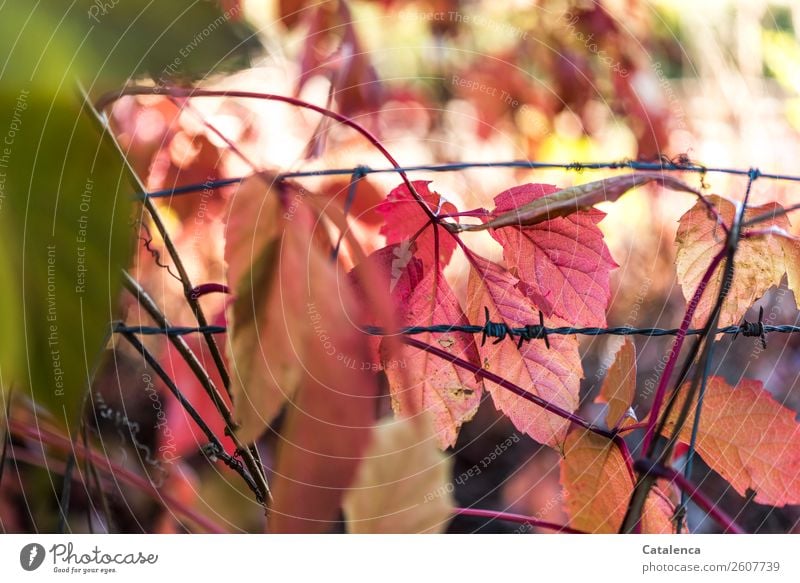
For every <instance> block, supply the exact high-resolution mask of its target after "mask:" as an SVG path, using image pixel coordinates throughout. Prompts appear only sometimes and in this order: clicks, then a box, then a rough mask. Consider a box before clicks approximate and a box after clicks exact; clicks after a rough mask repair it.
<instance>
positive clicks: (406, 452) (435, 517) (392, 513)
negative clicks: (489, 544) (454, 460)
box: [344, 415, 454, 534]
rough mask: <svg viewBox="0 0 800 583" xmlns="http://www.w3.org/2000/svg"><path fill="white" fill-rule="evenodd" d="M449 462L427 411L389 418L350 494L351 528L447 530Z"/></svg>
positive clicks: (370, 530) (348, 515) (364, 530)
mask: <svg viewBox="0 0 800 583" xmlns="http://www.w3.org/2000/svg"><path fill="white" fill-rule="evenodd" d="M450 465H451V464H450V461H449V458H448V457H447V456H445V455H444V454H442V452H441V451H440V450H439V448H438V446H437V438H436V435H435V432H434V429H433V424H432V421H431V419H430V417H429V416H428V415H423V416H421V417H417V418H414V419H409V418H399V419H396V420H390V421H384V422H383V423H381V424H380V425H379V426H378V427H376V429H375V433H374V435H373V442H372V445H371V446H370V447H369V449H368V450H367V452H366V454H365V459H364V461H363V462H362V464H361V467H360V468H359V470H358V474H357V477H356V480H355V481H354V482H353V485H352V487H351V488H350V490H348V492H347V494H346V495H345V499H344V513H345V518H346V520H347V530H348V532H352V533H367V534H371V533H409V534H413V533H437V532H443V531H444V530H445V528H446V527H447V524H448V522H449V520H450V518H451V517H452V513H453V506H454V501H453V498H452V495H451V494H450V490H448V488H447V486H448V480H449V478H450Z"/></svg>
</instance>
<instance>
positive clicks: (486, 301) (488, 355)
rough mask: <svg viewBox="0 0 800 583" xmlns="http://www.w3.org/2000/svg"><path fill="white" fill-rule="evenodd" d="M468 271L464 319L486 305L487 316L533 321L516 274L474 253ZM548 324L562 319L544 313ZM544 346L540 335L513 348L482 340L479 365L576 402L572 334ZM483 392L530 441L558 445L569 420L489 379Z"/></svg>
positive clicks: (480, 315)
mask: <svg viewBox="0 0 800 583" xmlns="http://www.w3.org/2000/svg"><path fill="white" fill-rule="evenodd" d="M473 261H474V262H475V263H474V265H473V268H472V270H471V272H470V278H469V284H468V288H467V316H468V319H469V321H470V322H482V321H483V319H484V308H488V310H489V317H490V319H491V320H492V321H493V322H505V323H506V324H507V325H508V326H511V327H521V326H526V325H528V324H533V323H537V322H538V321H539V318H538V313H537V312H536V311H535V310H534V308H533V306H532V305H531V304H530V302H529V301H528V300H527V299H526V298H525V297H524V296H523V295H522V293H521V292H520V291H519V289H518V288H517V287H516V285H517V282H518V280H517V279H516V278H515V277H514V276H513V275H511V274H510V273H509V272H508V271H506V270H505V269H503V268H502V267H500V266H499V265H497V264H496V263H492V262H491V261H487V260H485V259H482V258H480V257H473ZM548 324H550V325H554V326H563V325H566V322H564V321H562V320H560V319H558V318H555V317H553V318H550V321H549V322H548ZM549 341H550V349H548V348H547V347H546V346H545V344H544V342H543V341H541V340H533V341H531V342H527V343H525V344H523V345H522V347H520V348H518V347H517V344H516V343H515V342H514V341H512V340H508V339H505V340H503V341H501V342H500V343H498V344H494V343H492V342H491V341H487V343H486V344H485V345H484V346H481V347H479V348H478V351H479V353H480V356H481V359H482V361H483V367H484V368H485V369H487V370H491V371H493V372H497V373H498V374H500V375H502V376H503V377H505V378H506V379H507V380H509V381H511V382H512V383H514V384H516V385H519V386H520V387H523V388H525V389H527V390H529V391H530V392H531V393H533V394H535V395H538V396H540V397H541V398H543V399H545V400H547V401H549V402H550V403H552V404H554V405H558V406H559V407H561V408H562V409H566V410H567V411H570V412H572V411H575V409H577V407H578V391H579V388H580V379H581V377H582V376H583V369H582V367H581V359H580V356H579V354H578V341H577V339H576V338H575V337H574V336H552V337H551V338H550V339H549ZM488 388H489V392H490V393H491V395H492V399H493V400H494V402H495V405H496V406H497V408H498V409H499V410H501V411H503V412H504V413H505V414H506V415H507V416H508V417H509V419H511V421H512V422H513V423H514V426H515V427H517V429H519V430H520V431H523V432H525V433H527V434H528V435H530V436H531V437H533V438H534V439H535V440H536V441H538V442H540V443H543V444H546V445H549V446H551V447H554V448H557V449H560V448H561V446H562V444H563V441H564V437H565V436H566V432H567V429H568V427H569V422H568V421H567V420H566V419H563V418H561V417H559V416H557V415H555V414H553V413H550V412H548V411H545V410H544V409H542V408H541V407H539V406H538V405H535V404H533V403H531V402H530V401H526V400H525V399H523V398H521V397H519V396H517V395H515V394H513V393H511V392H509V391H507V390H506V389H504V388H502V387H498V386H494V385H492V384H489V385H488Z"/></svg>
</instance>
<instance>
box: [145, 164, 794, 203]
mask: <svg viewBox="0 0 800 583" xmlns="http://www.w3.org/2000/svg"><path fill="white" fill-rule="evenodd" d="M474 168H522V169H529V170H567V171H575V172H583V171H584V170H643V171H656V172H657V171H664V172H692V173H696V174H702V175H705V174H731V175H735V176H747V177H749V178H751V179H752V180H756V179H759V178H764V179H767V180H786V181H790V182H800V176H797V175H791V174H777V173H772V172H762V171H761V170H759V169H758V168H749V169H747V170H744V169H741V168H723V167H709V166H703V165H701V164H697V163H695V162H692V161H690V160H688V159H686V160H684V161H681V162H674V161H672V160H669V159H667V158H664V159H661V160H659V161H643V160H617V161H611V162H535V161H530V160H505V161H496V162H450V163H443V164H417V165H412V166H401V167H399V168H393V167H384V168H370V167H369V166H363V165H359V166H355V167H350V168H328V169H318V170H300V171H290V172H282V173H279V174H277V175H276V177H275V180H276V182H277V181H280V180H284V179H289V178H308V177H320V176H353V175H357V176H359V177H364V176H367V175H369V174H385V173H391V172H458V171H461V170H470V169H474ZM250 176H252V175H248V176H239V177H235V178H226V179H222V180H207V181H205V182H199V183H196V184H187V185H183V186H176V187H173V188H165V189H162V190H156V191H152V192H148V193H144V192H140V193H138V194H137V195H136V196H137V198H139V199H143V198H145V197H147V198H164V197H172V196H178V195H184V194H191V193H193V192H198V191H202V190H216V189H219V188H223V187H225V186H230V185H233V184H238V183H240V182H242V181H244V180H246V179H247V178H249V177H250Z"/></svg>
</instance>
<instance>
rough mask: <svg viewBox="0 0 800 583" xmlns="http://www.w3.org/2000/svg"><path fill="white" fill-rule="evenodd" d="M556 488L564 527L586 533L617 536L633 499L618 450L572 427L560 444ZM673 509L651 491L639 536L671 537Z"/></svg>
mask: <svg viewBox="0 0 800 583" xmlns="http://www.w3.org/2000/svg"><path fill="white" fill-rule="evenodd" d="M561 485H562V486H563V488H564V493H565V498H566V503H565V508H566V511H567V514H568V515H569V517H570V521H569V525H570V526H571V527H573V528H576V529H578V530H582V531H585V532H590V533H607V534H610V533H616V532H619V529H620V527H621V526H622V522H623V520H624V519H625V512H626V510H627V508H628V502H629V500H630V497H631V494H633V486H634V481H633V476H632V474H631V471H630V469H629V468H628V467H627V465H626V464H625V459H624V458H623V457H622V453H621V452H620V451H619V448H618V447H617V446H616V445H615V444H614V442H613V441H611V440H610V439H608V438H606V437H604V436H602V435H598V434H596V433H593V432H591V431H589V430H588V429H585V428H582V427H580V428H575V429H574V430H573V431H571V432H570V433H569V435H567V439H566V441H565V443H564V460H563V461H562V462H561ZM673 512H674V507H673V505H672V503H671V502H670V500H669V499H668V498H667V497H666V496H665V495H664V494H663V492H661V491H660V490H658V489H653V491H651V493H650V495H649V496H648V498H647V501H646V502H645V506H644V510H643V512H642V532H644V533H664V532H672V524H671V522H670V520H671V517H672V513H673Z"/></svg>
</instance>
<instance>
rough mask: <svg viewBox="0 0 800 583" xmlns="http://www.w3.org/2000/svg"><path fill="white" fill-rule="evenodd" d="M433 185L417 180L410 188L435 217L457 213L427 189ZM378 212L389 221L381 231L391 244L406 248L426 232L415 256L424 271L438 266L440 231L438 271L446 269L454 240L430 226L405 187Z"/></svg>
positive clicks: (396, 189) (450, 205)
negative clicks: (437, 245) (436, 261)
mask: <svg viewBox="0 0 800 583" xmlns="http://www.w3.org/2000/svg"><path fill="white" fill-rule="evenodd" d="M430 183H431V181H430V180H415V181H413V182H412V183H411V184H413V186H414V189H415V190H416V191H417V193H419V195H420V196H421V197H422V199H423V201H425V203H426V204H427V205H428V208H429V209H431V211H433V212H434V213H442V214H446V213H455V212H456V207H455V206H453V205H452V204H451V203H449V202H446V201H445V200H444V199H443V198H442V197H440V196H439V194H438V193H436V192H431V191H430V189H429V188H428V185H429V184H430ZM377 210H378V212H380V213H381V214H382V215H383V216H384V219H385V221H386V224H385V225H384V226H383V227H381V234H382V235H384V236H385V237H386V242H387V243H388V244H392V243H406V245H407V244H408V243H409V242H410V241H411V240H412V238H413V237H414V236H415V235H417V233H418V232H419V231H420V230H421V229H423V228H424V231H423V232H422V233H421V234H420V235H419V236H418V237H417V238H416V240H415V241H414V242H415V243H416V250H415V251H414V256H415V257H418V258H419V259H420V260H421V261H422V264H423V267H424V268H425V270H427V269H428V268H430V267H432V266H433V265H434V264H435V258H436V252H435V249H436V238H437V237H436V234H435V233H434V230H435V229H436V230H437V231H438V241H439V268H440V269H441V268H444V266H445V265H447V262H448V261H450V257H451V255H452V254H453V251H454V250H455V248H456V242H455V240H454V239H453V237H452V236H451V235H450V234H449V233H447V231H445V230H444V229H438V228H435V227H434V226H433V225H431V224H428V215H426V214H425V211H423V210H422V208H421V207H420V205H419V203H418V202H417V201H416V200H414V197H413V196H412V194H411V192H409V190H408V187H407V186H406V185H405V184H401V185H400V186H398V187H397V188H395V189H394V190H392V191H391V192H390V193H389V195H388V196H387V197H386V200H385V201H383V202H382V203H381V204H380V205H379V206H378V208H377Z"/></svg>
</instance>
